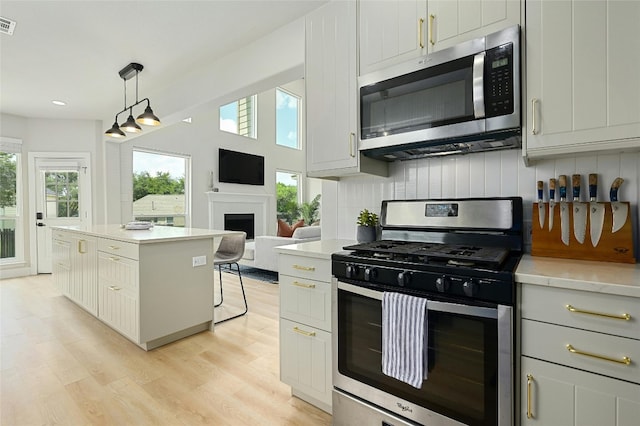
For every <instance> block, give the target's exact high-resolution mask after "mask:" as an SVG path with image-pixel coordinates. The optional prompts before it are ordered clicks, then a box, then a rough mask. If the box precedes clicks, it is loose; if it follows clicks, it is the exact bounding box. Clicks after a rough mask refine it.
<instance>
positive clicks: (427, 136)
mask: <svg viewBox="0 0 640 426" xmlns="http://www.w3.org/2000/svg"><path fill="white" fill-rule="evenodd" d="M358 86H359V91H360V111H359V118H360V143H359V149H360V151H361V152H362V153H363V154H364V155H367V156H370V157H374V158H380V159H384V160H388V161H393V160H398V159H400V160H402V159H409V158H419V157H427V156H434V155H446V154H463V153H468V152H477V151H487V150H496V149H507V148H517V147H520V146H521V119H520V118H521V111H520V29H519V27H518V26H513V27H509V28H506V29H504V30H502V31H499V32H496V33H493V34H489V35H487V36H485V37H482V38H479V39H475V40H470V41H467V42H464V43H461V44H459V45H457V46H454V47H451V48H449V49H445V50H442V51H438V52H435V53H432V54H428V55H426V56H423V57H422V58H420V59H416V60H413V61H410V62H406V63H403V64H399V65H397V66H395V67H392V68H389V69H386V70H382V71H377V72H374V73H371V74H368V75H364V76H362V77H360V78H359V80H358Z"/></svg>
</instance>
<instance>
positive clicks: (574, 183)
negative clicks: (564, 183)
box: [571, 175, 581, 201]
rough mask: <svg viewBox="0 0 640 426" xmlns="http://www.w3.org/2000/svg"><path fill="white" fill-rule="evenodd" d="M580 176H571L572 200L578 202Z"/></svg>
mask: <svg viewBox="0 0 640 426" xmlns="http://www.w3.org/2000/svg"><path fill="white" fill-rule="evenodd" d="M580 178H581V176H580V175H572V176H571V187H572V188H573V199H574V200H577V201H580Z"/></svg>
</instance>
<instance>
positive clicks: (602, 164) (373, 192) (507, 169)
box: [323, 150, 640, 256]
mask: <svg viewBox="0 0 640 426" xmlns="http://www.w3.org/2000/svg"><path fill="white" fill-rule="evenodd" d="M639 170H640V153H624V154H606V155H605V154H600V155H583V156H576V157H569V158H560V159H556V160H552V159H549V160H544V161H538V162H536V163H535V164H533V165H531V166H530V167H525V166H524V163H523V161H522V159H521V151H520V150H507V151H494V152H488V153H479V154H469V155H464V156H454V157H444V158H434V159H421V160H411V161H406V162H394V163H392V164H391V167H390V177H388V178H380V177H371V176H359V177H353V178H345V179H341V180H340V182H339V183H338V191H337V192H338V193H337V208H336V213H337V237H338V238H348V239H355V229H356V223H355V222H356V217H357V215H358V212H360V210H361V209H363V208H367V209H369V210H372V211H375V212H379V211H380V206H381V202H382V200H385V199H412V198H447V197H456V198H463V197H498V196H504V197H506V196H521V197H523V205H524V213H525V221H527V222H528V223H530V222H531V216H532V212H531V210H532V203H533V202H535V201H536V198H537V195H536V190H535V189H536V181H538V180H543V181H545V182H548V181H549V178H551V177H556V178H557V177H558V175H561V174H565V175H567V176H570V175H572V174H574V173H580V174H582V175H583V188H582V194H583V195H582V199H583V200H586V199H587V198H586V194H587V192H586V191H587V187H586V185H587V183H586V182H587V180H586V179H587V177H586V175H588V174H589V173H598V175H599V176H598V177H599V187H598V199H599V200H601V201H609V188H610V186H611V183H612V182H613V180H614V179H615V178H616V177H618V176H620V177H622V178H624V179H625V182H624V184H623V185H622V187H621V190H620V194H619V199H620V200H621V201H629V202H631V214H630V215H631V217H632V218H633V221H634V232H635V239H636V243H635V247H636V248H637V247H638V240H640V232H639V230H638V208H637V205H638V200H639V199H640V172H639ZM545 187H546V185H545ZM547 195H548V194H546V195H545V197H546V196H547ZM556 197H557V195H556ZM325 201H326V200H325ZM323 233H324V228H323ZM639 251H640V250H639ZM636 256H638V253H636Z"/></svg>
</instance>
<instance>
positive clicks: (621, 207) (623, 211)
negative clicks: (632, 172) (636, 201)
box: [609, 177, 629, 233]
mask: <svg viewBox="0 0 640 426" xmlns="http://www.w3.org/2000/svg"><path fill="white" fill-rule="evenodd" d="M622 182H624V179H622V178H621V177H619V178H616V180H614V181H613V183H612V184H611V190H610V191H609V198H610V199H611V210H612V211H613V226H612V228H611V232H612V233H615V232H618V231H619V230H620V229H622V227H623V226H624V224H625V222H626V221H627V213H629V211H628V210H629V206H628V205H627V204H626V203H621V202H619V201H618V189H620V185H622Z"/></svg>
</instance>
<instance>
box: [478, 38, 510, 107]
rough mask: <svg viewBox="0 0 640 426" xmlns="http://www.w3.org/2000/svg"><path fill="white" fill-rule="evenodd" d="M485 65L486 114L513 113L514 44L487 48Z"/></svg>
mask: <svg viewBox="0 0 640 426" xmlns="http://www.w3.org/2000/svg"><path fill="white" fill-rule="evenodd" d="M484 66H485V86H484V99H485V101H484V102H485V114H486V115H485V116H486V117H497V116H499V115H508V114H511V113H513V44H512V43H507V44H503V45H502V46H498V47H494V48H493V49H489V50H487V53H486V57H485V62H484Z"/></svg>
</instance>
